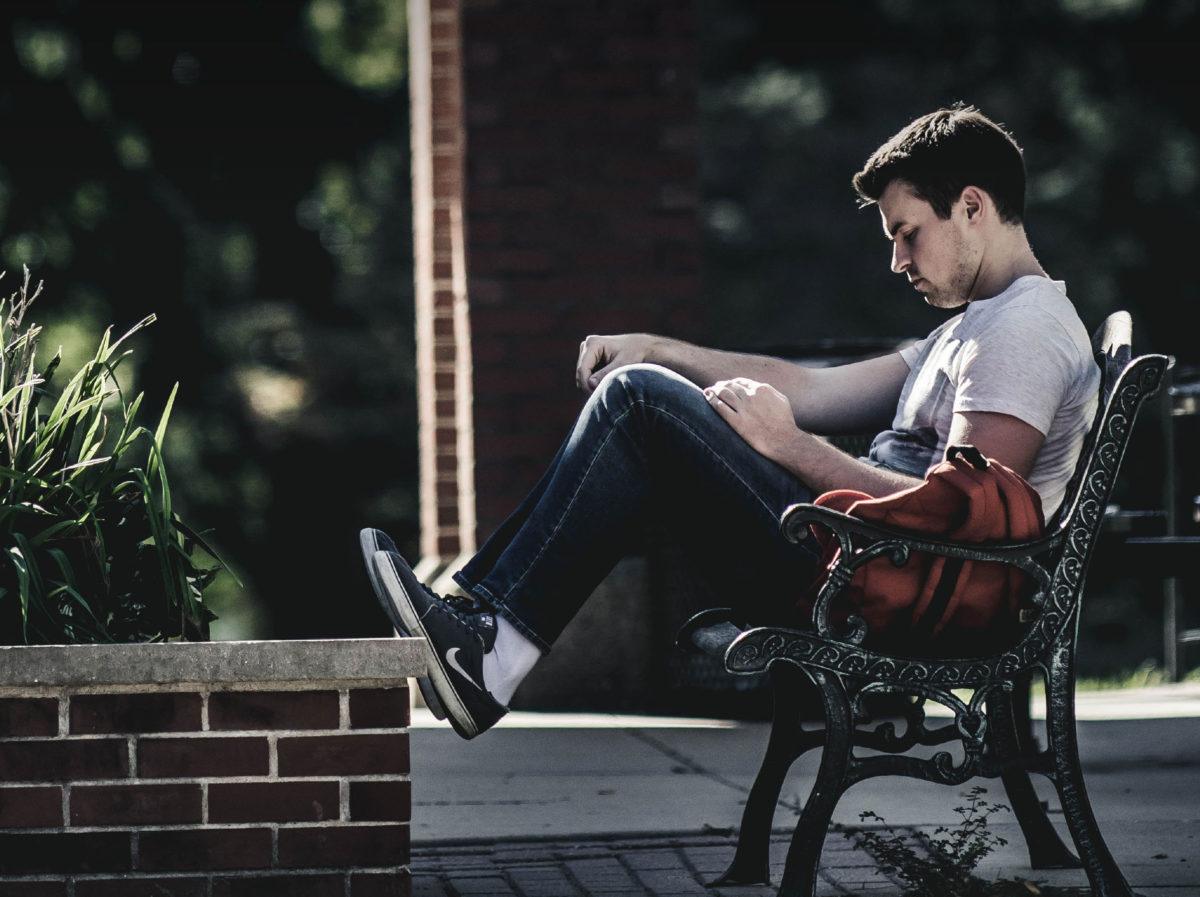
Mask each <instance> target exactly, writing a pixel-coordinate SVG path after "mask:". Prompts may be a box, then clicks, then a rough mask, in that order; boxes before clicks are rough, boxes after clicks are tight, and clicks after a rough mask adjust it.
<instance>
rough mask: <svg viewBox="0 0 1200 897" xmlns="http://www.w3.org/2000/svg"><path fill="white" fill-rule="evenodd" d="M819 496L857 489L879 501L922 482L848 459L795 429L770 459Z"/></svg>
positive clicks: (827, 445) (828, 445)
mask: <svg viewBox="0 0 1200 897" xmlns="http://www.w3.org/2000/svg"><path fill="white" fill-rule="evenodd" d="M769 457H770V458H771V460H772V461H774V462H775V463H776V464H778V465H780V466H781V467H783V468H784V469H786V470H787V471H789V472H790V473H792V474H793V475H795V476H796V477H797V478H798V479H800V480H803V481H804V483H805V484H806V485H807V486H808V487H809V488H810V489H812V490H813V492H816V493H818V494H820V493H822V492H828V491H829V490H831V489H857V490H858V491H859V492H865V493H867V495H870V496H873V497H875V498H879V497H880V496H883V495H891V494H892V493H893V492H900V491H901V490H904V489H911V488H912V487H913V486H917V485H920V483H921V482H922V481H921V480H920V479H918V478H917V477H910V476H908V475H906V474H902V473H896V472H895V471H892V470H887V469H885V468H882V467H875V466H873V465H871V464H867V463H865V462H863V461H859V460H858V459H857V458H853V457H851V456H850V455H847V454H846V453H845V452H843V451H841V450H839V449H837V448H835V447H834V446H832V445H830V444H829V443H828V442H826V441H825V440H823V439H820V438H818V437H816V436H814V435H813V434H811V433H807V432H805V431H804V430H800V429H797V430H796V434H795V436H794V437H793V438H792V439H791V440H789V441H788V443H787V444H786V445H782V446H779V447H778V448H777V449H775V450H773V451H772V452H771V454H770V455H769Z"/></svg>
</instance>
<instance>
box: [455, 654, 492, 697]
mask: <svg viewBox="0 0 1200 897" xmlns="http://www.w3.org/2000/svg"><path fill="white" fill-rule="evenodd" d="M458 650H459V649H458V648H451V649H450V650H449V651H447V652H446V663H448V664H450V666H451V668H452V669H453V670H454V671H455V672H456V673H458V675H460V676H462V677H463V678H464V679H466V680H467V681H468V682H470V683H471V684H472V685H474V686H475V687H476V688H478V689H479V690H480V691H487V689H486V688H484V687H483V686H482V685H480V684H479V683H478V682H476V681H475V680H474V679H472V678H471V674H470V673H468V672H467V671H466V670H464V669H463V668H462V666H460V665H459V662H458V657H457V656H456V655H457V654H458Z"/></svg>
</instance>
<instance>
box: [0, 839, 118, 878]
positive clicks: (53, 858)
mask: <svg viewBox="0 0 1200 897" xmlns="http://www.w3.org/2000/svg"><path fill="white" fill-rule="evenodd" d="M129 868H130V850H129V832H44V833H42V832H40V833H37V834H34V833H32V832H31V833H28V834H25V833H19V834H10V833H8V832H4V833H0V874H20V873H38V872H54V873H57V874H60V875H61V874H63V873H66V872H124V871H126V870H127V869H129Z"/></svg>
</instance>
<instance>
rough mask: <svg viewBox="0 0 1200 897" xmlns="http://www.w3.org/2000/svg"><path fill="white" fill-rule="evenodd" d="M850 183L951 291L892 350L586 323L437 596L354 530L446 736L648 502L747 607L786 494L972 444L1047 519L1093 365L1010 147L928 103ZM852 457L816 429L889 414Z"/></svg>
mask: <svg viewBox="0 0 1200 897" xmlns="http://www.w3.org/2000/svg"><path fill="white" fill-rule="evenodd" d="M853 184H854V188H855V190H856V191H857V192H858V194H859V196H860V198H861V200H862V203H863V205H870V204H876V205H878V207H879V212H880V215H881V218H882V224H883V231H884V236H885V237H886V238H887V239H888V240H889V241H890V242H891V243H892V261H891V268H892V270H893V271H894V272H895V273H897V274H899V275H902V276H904V277H905V278H906V279H907V280H908V282H909V283H910V284H912V286H913V289H914V290H915V291H916V292H918V293H920V294H921V295H922V296H924V298H925V301H926V302H928V303H929V304H930V305H933V306H935V307H938V308H947V309H950V308H958V307H963V306H965V311H964V312H963V313H961V314H959V315H957V316H956V317H953V318H951V319H950V320H949V321H947V322H946V323H944V324H943V325H941V326H940V327H938V328H937V329H936V330H934V331H933V333H931V334H930V335H929V336H928V337H926V338H925V339H924V340H921V341H920V342H918V343H916V344H915V345H913V346H910V347H909V348H906V349H904V350H902V351H900V352H897V353H894V354H892V355H888V356H885V357H882V358H876V359H872V360H869V361H863V362H858V363H855V364H848V365H844V366H841V367H834V368H823V369H813V368H805V367H800V366H798V365H796V364H793V363H790V362H787V361H784V360H781V359H778V358H768V357H764V356H757V355H742V354H737V353H732V352H721V351H717V350H713V349H705V348H701V347H699V346H693V345H689V344H687V343H684V342H680V341H677V340H672V339H667V338H665V337H660V336H653V335H649V334H625V335H620V336H589V337H588V338H587V339H585V340H584V341H583V343H582V344H581V345H580V351H579V361H578V366H577V368H576V382H577V383H578V385H579V387H580V388H581V389H582V390H584V391H585V392H586V393H589V398H588V400H587V402H586V404H585V405H584V407H583V410H582V412H581V413H580V416H579V418H578V420H577V422H576V424H575V427H574V429H573V430H572V432H571V433H570V434H569V435H568V437H567V439H566V441H565V442H564V443H563V445H562V447H561V448H560V449H559V451H558V454H557V455H556V456H555V458H554V460H553V461H552V462H551V464H550V468H549V470H547V472H546V474H545V475H544V476H543V477H542V480H541V481H540V482H539V483H538V484H537V486H536V487H535V488H534V490H533V492H531V493H530V495H529V496H528V497H527V498H526V500H525V501H524V502H523V503H522V505H521V506H520V507H519V508H517V510H516V511H514V512H513V514H512V515H511V516H510V517H509V518H508V519H507V520H506V521H505V522H504V523H503V524H502V525H501V527H500V528H499V530H497V532H496V533H495V534H494V535H493V536H492V537H491V538H490V539H489V540H488V542H487V543H486V544H485V545H484V546H483V549H482V550H481V551H480V552H479V553H478V554H477V555H475V557H473V558H472V559H471V561H470V562H469V563H468V564H467V565H466V566H465V567H464V568H463V569H462V570H461V571H460V572H459V573H457V574H455V577H454V578H455V581H456V582H457V583H458V584H459V585H460V586H461V587H462V588H463V589H464V591H465V592H466V594H467V595H468V596H470V598H468V599H456V598H449V599H446V598H442V597H440V596H438V595H436V594H434V593H433V592H431V591H430V590H429V589H428V588H426V587H425V586H424V585H422V584H421V583H420V582H418V581H417V579H416V578H415V577H414V576H413V574H412V571H411V569H410V568H409V566H408V564H407V563H406V562H405V561H404V559H403V558H402V557H401V556H400V555H399V554H397V553H396V552H395V551H394V550H388V549H391V548H394V546H392V545H391V543H390V540H387V537H386V536H384V535H383V534H382V533H380V532H379V531H377V530H364V532H363V540H364V543H363V544H364V547H366V548H382V549H384V550H379V551H373V552H371V556H370V560H369V562H368V563H369V565H370V570H369V572H370V573H371V578H372V582H373V583H374V584H375V588H376V592H377V594H378V597H379V599H380V601H381V603H382V604H383V606H384V608H385V610H386V611H387V612H388V614H389V616H390V617H391V619H392V622H393V623H394V624H395V626H396V628H397V629H398V630H400V631H403V632H408V633H411V634H413V635H418V636H421V637H423V638H426V639H428V641H429V644H430V646H431V649H432V650H431V659H430V673H429V680H428V682H427V683H425V682H423V683H422V686H423V688H430V689H432V691H433V692H435V693H436V698H437V699H439V700H440V703H441V704H442V705H443V706H444V708H445V710H446V712H447V714H448V716H449V718H450V721H451V723H452V724H453V726H454V728H455V730H456V731H457V732H458V733H459V734H460V735H462V736H464V737H466V738H471V737H474V736H475V735H478V734H479V733H480V732H482V731H484V730H486V729H488V728H489V727H490V726H492V725H493V724H494V723H495V722H496V721H497V720H498V719H500V717H501V716H503V715H504V713H505V712H506V710H507V708H506V706H505V705H506V704H507V703H508V701H509V699H510V698H511V696H512V694H513V692H514V691H515V689H516V687H517V685H518V684H519V683H520V681H521V679H522V678H523V677H524V676H525V675H526V674H527V673H528V672H529V670H530V669H531V668H532V667H533V666H534V664H535V663H536V662H537V660H538V659H539V658H540V657H541V655H542V653H543V652H545V651H547V650H549V648H550V645H551V644H552V643H553V642H554V640H555V639H556V638H557V637H558V635H559V634H560V633H561V632H562V630H563V628H564V627H565V626H566V625H567V623H568V622H569V621H570V619H571V618H572V616H574V614H575V612H576V611H577V610H578V609H579V608H580V607H581V606H582V604H583V603H584V601H586V600H587V598H588V596H589V595H590V594H591V592H592V590H593V589H594V588H595V586H596V585H597V584H598V583H599V582H600V580H601V579H603V578H604V576H605V575H606V574H607V573H608V571H609V570H610V569H611V568H612V566H613V564H615V563H616V561H617V560H619V559H620V558H621V557H622V556H623V554H625V553H626V551H627V549H628V548H629V547H631V546H630V540H631V538H632V536H633V534H634V533H636V532H637V531H638V529H639V525H640V523H641V521H643V520H644V519H645V518H646V517H647V515H654V514H661V515H662V516H663V517H664V519H665V520H666V521H667V523H668V525H669V526H671V527H672V528H673V531H674V532H677V533H678V534H679V535H680V536H681V537H682V538H683V540H684V544H688V545H691V546H694V547H695V548H696V552H697V558H696V563H697V564H699V565H702V566H701V567H700V568H699V569H701V570H703V571H704V573H705V575H707V576H711V577H713V578H714V579H715V580H716V581H718V582H719V583H721V586H720V587H721V588H722V589H725V590H727V594H728V597H727V599H726V601H725V603H728V604H730V605H735V606H737V607H739V609H743V610H744V612H745V615H746V617H747V618H748V619H752V620H754V621H755V622H759V623H762V622H769V621H773V620H778V619H780V618H781V617H782V616H784V615H785V614H786V613H787V612H788V611H789V610H790V608H789V607H786V606H785V605H786V604H787V603H788V600H787V598H786V597H783V596H786V595H787V594H789V592H788V591H787V590H786V588H785V589H784V590H782V591H781V589H780V584H788V583H790V584H791V586H792V588H791V591H792V592H794V591H795V586H796V584H797V583H807V582H808V581H809V580H810V579H811V576H812V572H813V570H812V561H813V557H812V555H811V553H810V552H809V551H808V550H806V548H805V547H804V546H803V545H801V546H796V545H792V544H790V543H787V542H785V541H784V540H783V538H782V536H781V535H780V534H779V527H778V521H779V517H780V514H781V513H782V512H783V510H784V509H785V508H786V507H787V506H788V505H789V504H791V503H793V502H799V501H809V500H811V499H812V498H813V497H815V495H816V494H818V493H821V492H824V491H827V490H830V489H834V488H850V489H858V490H861V491H863V492H866V493H868V494H870V495H874V496H881V495H887V494H890V493H893V492H897V491H899V490H902V489H906V488H909V487H911V486H915V485H917V484H918V483H919V482H920V481H921V479H922V478H923V477H924V475H925V472H926V470H927V469H928V468H929V467H931V466H932V465H934V464H936V463H938V462H939V461H941V460H942V457H943V455H944V452H945V449H946V446H947V445H954V444H962V443H970V444H973V445H975V446H976V447H978V448H979V450H980V451H981V452H983V454H984V455H986V456H988V457H990V458H994V459H996V460H998V461H1000V462H1001V463H1003V464H1005V465H1007V466H1008V467H1010V468H1012V469H1013V470H1015V471H1016V472H1017V473H1019V474H1021V475H1022V476H1024V477H1025V478H1026V479H1027V480H1028V481H1029V482H1030V484H1031V485H1032V486H1033V487H1034V488H1035V489H1036V490H1037V491H1038V493H1039V494H1040V496H1041V498H1042V504H1043V510H1044V511H1045V514H1046V516H1047V518H1049V517H1050V516H1051V515H1052V514H1053V513H1054V511H1055V510H1056V509H1057V507H1058V505H1059V504H1060V503H1061V501H1062V498H1063V493H1064V490H1065V487H1066V484H1067V480H1068V479H1069V478H1070V475H1071V472H1072V470H1073V469H1074V466H1075V462H1076V460H1077V458H1078V455H1079V452H1080V449H1081V447H1082V443H1083V439H1084V437H1085V435H1086V433H1087V429H1088V426H1089V425H1090V424H1091V421H1092V417H1093V414H1094V412H1095V407H1096V401H1097V390H1098V386H1099V380H1100V374H1099V369H1098V368H1097V367H1096V365H1095V363H1094V361H1093V359H1092V352H1091V346H1090V342H1089V339H1088V334H1087V331H1086V330H1085V328H1084V326H1083V324H1082V323H1081V322H1080V320H1079V317H1078V315H1077V314H1076V312H1075V309H1074V307H1073V306H1072V305H1071V303H1070V301H1069V300H1068V299H1067V296H1066V291H1065V285H1064V284H1063V283H1062V282H1060V281H1053V280H1051V279H1050V278H1049V277H1048V276H1047V274H1046V272H1045V271H1044V270H1043V269H1042V266H1041V265H1040V264H1039V263H1038V260H1037V258H1036V257H1035V256H1034V254H1033V251H1032V249H1031V248H1030V246H1029V241H1028V239H1027V238H1026V235H1025V229H1024V227H1023V224H1022V218H1023V215H1024V206H1025V169H1024V162H1023V160H1022V157H1021V151H1020V149H1019V148H1018V146H1017V145H1016V143H1015V142H1014V141H1013V139H1012V137H1011V136H1009V135H1008V134H1007V133H1006V132H1005V131H1004V130H1002V129H1001V128H1000V127H999V126H998V125H996V124H995V123H993V122H992V121H990V120H989V119H988V118H987V117H985V116H984V115H982V114H981V113H980V112H978V111H977V110H976V109H974V108H972V107H963V106H956V107H953V108H948V109H939V110H937V111H936V112H933V113H930V114H929V115H925V116H923V117H921V118H919V119H917V120H916V121H914V122H912V123H911V124H909V125H908V126H907V127H905V128H904V129H903V130H901V131H900V132H899V133H898V134H896V136H894V137H893V138H892V139H891V140H889V141H888V142H887V143H885V144H884V145H883V146H882V147H880V148H879V149H878V150H876V151H875V153H874V154H872V156H871V157H870V159H868V160H867V163H866V165H865V166H864V168H863V170H862V171H860V172H859V173H858V174H856V175H855V176H854V179H853ZM889 420H890V422H891V424H890V428H889V429H885V430H883V432H881V433H880V434H879V435H878V436H877V437H876V438H875V441H874V443H873V444H872V446H871V451H870V455H869V457H867V458H853V457H851V456H849V455H847V454H845V453H843V452H841V451H839V450H838V449H836V448H834V447H833V446H831V445H830V444H829V443H827V442H825V441H823V440H821V439H819V438H817V437H816V436H814V435H813V433H836V432H839V431H840V432H845V431H862V430H864V429H867V428H876V427H881V426H887V425H888V421H889Z"/></svg>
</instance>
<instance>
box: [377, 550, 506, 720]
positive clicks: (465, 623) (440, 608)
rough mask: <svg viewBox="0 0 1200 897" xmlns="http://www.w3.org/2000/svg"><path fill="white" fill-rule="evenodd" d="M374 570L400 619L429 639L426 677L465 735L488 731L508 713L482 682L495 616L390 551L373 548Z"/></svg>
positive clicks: (491, 642)
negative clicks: (425, 579)
mask: <svg viewBox="0 0 1200 897" xmlns="http://www.w3.org/2000/svg"><path fill="white" fill-rule="evenodd" d="M374 561H375V572H376V573H377V574H378V575H379V579H380V580H381V581H382V583H383V587H384V590H385V591H386V592H387V594H388V596H389V597H390V599H391V604H392V605H393V607H394V608H395V612H396V613H397V614H399V616H400V621H401V622H402V623H403V624H404V627H405V628H406V629H407V630H408V632H409V633H411V634H412V635H418V636H421V637H422V638H424V639H425V640H426V641H427V642H428V643H429V648H430V650H429V655H430V656H429V681H430V682H431V683H432V685H433V688H434V690H435V691H437V695H438V697H439V698H441V701H442V706H443V707H444V708H446V716H447V718H448V719H449V720H450V725H452V726H453V727H454V731H455V732H457V733H458V734H459V735H461V736H462V737H463V738H474V737H475V736H476V735H478V734H479V733H480V732H486V731H487V730H488V729H490V728H491V727H492V726H494V725H495V724H496V721H497V720H499V719H500V717H502V716H504V714H506V713H508V708H507V707H505V706H504V705H503V704H501V703H500V702H498V701H497V700H496V699H495V698H493V697H492V695H491V693H490V692H488V690H487V689H486V688H485V687H484V685H483V655H484V654H486V653H487V652H488V651H490V650H492V646H493V645H495V644H496V618H495V616H493V615H492V614H491V613H490V612H489V611H488V610H487V609H486V608H484V607H482V606H480V605H479V604H477V603H476V604H471V603H469V602H465V601H462V602H458V601H448V600H446V599H444V598H440V597H438V595H437V594H435V593H434V592H432V591H431V590H430V589H429V588H428V587H427V586H425V585H424V584H422V583H421V581H420V580H418V579H417V578H416V577H415V576H413V572H412V569H411V568H409V566H408V564H407V563H406V562H405V560H404V558H403V557H401V556H400V555H399V554H397V553H396V552H394V551H377V552H375V555H374Z"/></svg>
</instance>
